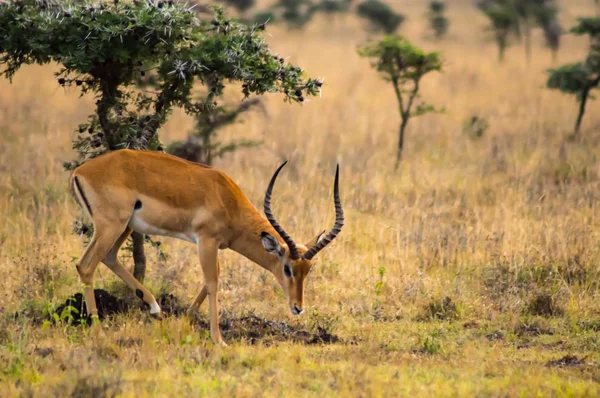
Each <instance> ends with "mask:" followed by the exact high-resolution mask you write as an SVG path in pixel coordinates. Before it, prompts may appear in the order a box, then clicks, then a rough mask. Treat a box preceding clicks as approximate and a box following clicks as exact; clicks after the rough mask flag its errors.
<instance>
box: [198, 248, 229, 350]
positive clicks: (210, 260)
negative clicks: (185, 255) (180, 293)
mask: <svg viewBox="0 0 600 398" xmlns="http://www.w3.org/2000/svg"><path fill="white" fill-rule="evenodd" d="M218 250H219V246H218V245H217V242H216V241H214V240H211V239H210V240H209V239H204V240H202V241H201V243H200V244H199V245H198V255H199V257H200V265H201V266H202V272H203V273H204V286H205V287H206V292H207V294H208V304H209V315H210V336H211V337H212V339H213V341H214V342H215V344H219V345H221V346H226V345H227V344H225V342H224V341H223V339H222V338H221V330H220V329H219V303H218V298H217V295H218V292H219V263H218V261H217V253H218ZM201 296H202V292H200V295H199V296H198V299H200V298H201ZM197 301H198V300H197ZM199 301H203V299H202V300H199Z"/></svg>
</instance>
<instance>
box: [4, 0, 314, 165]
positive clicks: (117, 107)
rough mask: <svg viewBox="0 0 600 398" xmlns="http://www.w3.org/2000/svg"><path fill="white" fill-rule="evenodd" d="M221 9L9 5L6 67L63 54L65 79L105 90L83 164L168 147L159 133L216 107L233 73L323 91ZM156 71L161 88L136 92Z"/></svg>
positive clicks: (81, 145) (84, 131)
mask: <svg viewBox="0 0 600 398" xmlns="http://www.w3.org/2000/svg"><path fill="white" fill-rule="evenodd" d="M262 28H264V26H262V27H261V26H252V27H247V26H245V25H242V24H238V23H236V22H234V21H231V20H230V19H229V18H227V17H226V15H225V14H224V13H223V12H222V11H221V10H220V9H215V14H214V19H213V20H211V21H199V20H198V19H197V18H196V16H195V14H194V13H193V11H192V10H191V9H188V8H185V7H184V6H181V5H177V4H174V3H162V2H161V3H153V2H134V3H133V4H125V3H118V2H117V3H116V4H103V3H102V4H100V3H98V4H94V3H79V5H78V6H75V4H74V3H61V4H43V3H37V2H34V1H24V2H15V3H5V4H2V5H0V49H1V50H2V51H1V53H2V55H1V56H0V65H2V66H4V67H5V68H4V70H2V75H4V76H6V77H8V78H12V76H13V75H14V74H15V73H16V71H17V70H18V69H19V68H20V67H21V66H22V65H25V64H34V63H35V64H45V63H48V62H51V61H53V62H56V63H58V64H59V65H61V67H62V68H61V69H60V71H59V72H57V78H58V83H59V84H60V85H63V86H74V87H78V88H80V89H81V92H82V93H88V92H90V93H93V94H95V95H96V96H97V98H98V101H97V108H96V113H95V114H94V115H92V116H90V118H89V120H88V122H87V123H84V124H81V125H80V126H79V128H78V132H79V133H80V135H79V138H78V139H77V140H76V141H75V142H74V147H75V149H77V151H78V153H79V155H80V156H79V159H78V160H77V161H75V162H72V163H71V164H70V165H68V168H73V167H75V166H77V164H79V162H81V161H83V160H85V159H87V158H90V157H94V156H96V155H98V154H100V153H102V152H104V151H106V150H109V149H110V150H114V149H119V148H133V149H161V146H160V142H159V141H158V136H157V132H158V130H159V128H160V127H161V126H162V125H163V124H164V123H165V122H166V120H167V117H168V115H169V114H170V112H171V110H172V109H173V108H174V107H181V108H183V109H184V110H185V111H186V112H187V113H189V114H192V115H194V114H197V113H199V112H205V111H206V110H207V109H211V108H213V107H215V106H216V105H215V103H214V102H215V100H216V99H217V97H218V96H220V95H221V93H222V90H223V87H224V81H227V80H228V81H233V82H239V83H241V84H242V92H243V94H244V95H245V96H246V97H247V96H250V95H251V94H264V93H267V92H282V93H284V94H285V99H286V100H288V101H300V100H302V99H303V97H298V96H296V95H292V94H289V93H294V92H296V91H298V90H300V91H303V92H305V93H306V95H314V94H316V93H317V91H318V87H317V85H316V84H315V82H316V81H315V80H313V79H308V80H306V81H303V80H302V71H301V69H300V68H296V67H293V66H292V65H286V64H285V63H281V62H280V61H279V60H278V59H277V60H276V59H274V58H273V56H272V55H271V53H270V50H269V48H268V46H267V45H266V43H265V41H264V39H263V38H262V37H261V35H260V31H261V29H262ZM146 73H152V74H153V77H154V81H155V84H154V86H155V87H156V88H157V89H156V90H153V91H152V92H149V91H146V90H136V89H135V88H136V87H135V84H136V83H138V82H139V80H140V78H141V77H142V76H144V75H145V74H146ZM195 82H200V83H201V84H203V85H205V86H207V87H208V89H209V90H208V91H209V94H208V95H207V96H206V98H203V99H201V100H195V99H193V98H192V88H193V86H194V83H195Z"/></svg>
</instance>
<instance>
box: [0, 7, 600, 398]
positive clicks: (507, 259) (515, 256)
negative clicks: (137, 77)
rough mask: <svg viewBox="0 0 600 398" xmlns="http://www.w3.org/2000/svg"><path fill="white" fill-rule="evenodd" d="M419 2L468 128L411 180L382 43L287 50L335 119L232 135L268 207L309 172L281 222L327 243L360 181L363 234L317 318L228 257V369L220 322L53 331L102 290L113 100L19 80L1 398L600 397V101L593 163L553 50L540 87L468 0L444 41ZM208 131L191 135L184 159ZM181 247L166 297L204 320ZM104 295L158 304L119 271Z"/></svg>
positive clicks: (315, 309)
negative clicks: (89, 149) (102, 206)
mask: <svg viewBox="0 0 600 398" xmlns="http://www.w3.org/2000/svg"><path fill="white" fill-rule="evenodd" d="M396 3H398V4H397V5H396V8H397V9H398V10H399V11H401V12H403V13H405V14H406V15H407V16H408V17H409V19H408V21H407V22H406V23H405V25H404V26H403V27H402V33H403V34H405V35H407V36H408V37H409V38H411V39H412V40H414V41H415V42H417V43H419V44H420V45H422V46H423V47H424V48H426V49H428V50H440V51H441V52H442V53H443V56H444V60H445V72H444V73H443V74H437V75H431V76H428V77H426V78H425V80H424V84H423V97H424V98H425V99H428V100H429V101H430V102H431V103H433V104H434V105H436V106H439V107H442V106H444V107H446V108H447V113H446V114H444V115H430V116H424V117H422V118H420V119H415V120H414V121H413V122H411V123H412V124H411V126H410V127H409V131H408V136H407V141H408V143H407V148H406V151H405V156H404V159H403V161H402V164H401V166H400V168H399V170H398V171H397V172H394V171H393V162H394V155H395V152H394V151H395V145H396V139H397V137H396V131H397V126H398V114H397V110H396V102H395V98H394V94H393V90H392V89H391V88H390V87H388V86H387V85H386V83H385V82H383V81H382V80H380V79H379V77H378V76H377V75H376V74H375V73H374V72H373V71H372V70H371V69H370V68H369V64H368V61H366V60H364V59H361V58H359V57H358V56H357V55H356V53H355V48H356V46H357V45H359V44H362V43H364V42H365V40H366V38H367V36H368V35H367V33H365V31H364V30H363V29H362V27H361V26H362V25H361V23H360V22H359V21H357V20H356V19H354V17H351V16H349V17H347V18H335V19H333V20H325V19H317V20H316V21H315V22H314V23H311V24H310V26H308V28H307V30H306V31H305V32H302V33H300V32H288V31H286V30H285V29H283V28H281V27H271V28H270V29H269V30H268V33H269V34H270V35H271V36H270V37H268V40H269V42H270V44H271V45H272V46H273V48H274V50H275V51H281V53H282V54H286V55H290V56H291V57H292V59H293V61H294V62H296V63H297V64H299V65H302V66H303V67H305V68H306V69H307V71H308V72H309V73H310V75H312V76H315V75H316V76H325V77H326V86H325V87H324V92H323V97H322V98H321V99H315V100H313V101H312V102H311V103H308V104H305V105H304V106H292V105H288V104H284V103H283V102H282V101H281V98H278V97H269V98H267V101H266V108H267V115H264V114H261V113H260V112H257V113H255V114H249V115H247V116H245V118H244V123H242V124H236V125H234V126H232V127H230V128H228V129H227V130H226V131H224V132H223V137H225V138H227V137H243V138H251V139H260V140H262V141H263V145H262V146H261V147H259V148H256V149H248V150H242V151H239V152H236V153H234V154H233V155H229V156H227V157H226V158H224V159H220V160H219V161H218V162H217V164H216V167H218V168H220V169H222V170H225V171H226V172H227V173H228V174H229V175H231V176H232V177H233V178H234V180H236V181H237V182H238V183H239V184H240V185H241V187H242V188H243V190H244V191H245V192H246V193H247V195H248V196H249V197H250V199H251V200H252V201H253V203H255V204H256V205H257V206H260V204H261V201H262V199H263V195H264V190H265V188H266V185H267V182H268V178H269V177H270V176H271V173H272V172H273V170H274V169H275V167H276V166H277V165H278V164H279V163H280V162H281V160H282V159H288V160H290V164H289V166H288V167H287V169H286V170H285V171H284V173H283V174H282V176H281V177H280V178H279V181H278V186H277V187H276V190H275V202H274V209H275V212H276V214H277V215H278V217H279V219H280V221H281V222H282V223H283V225H285V226H286V228H287V229H288V230H289V231H291V232H292V234H293V236H295V237H296V239H308V238H309V237H311V236H312V235H313V234H314V233H315V232H316V231H318V230H320V229H321V228H329V227H330V225H331V224H332V223H333V217H334V211H333V210H334V209H333V205H332V203H331V202H332V200H331V197H332V194H331V189H332V182H333V174H334V167H335V163H336V162H340V164H341V192H342V200H343V204H344V207H345V210H346V225H345V228H344V230H343V232H342V233H341V235H340V236H339V238H338V239H337V240H335V241H334V243H333V244H332V245H331V246H330V247H328V248H327V249H326V250H324V251H323V252H321V253H320V254H319V263H318V266H316V267H315V268H314V270H313V271H312V272H311V275H310V277H309V280H308V285H307V292H306V296H307V300H308V302H307V311H306V313H305V314H304V315H302V316H301V317H292V316H291V315H289V313H288V310H287V308H286V307H287V306H286V304H285V301H284V298H283V297H282V293H281V290H280V289H279V287H277V286H276V282H275V280H274V278H272V277H271V276H270V275H268V274H267V273H266V272H265V271H263V270H262V269H261V268H260V267H258V266H256V265H254V264H251V263H250V262H249V261H247V260H245V259H243V258H241V257H240V256H239V255H237V254H235V253H232V252H222V254H221V259H222V270H223V272H222V281H221V293H220V301H221V308H222V322H223V323H224V330H225V329H227V330H225V332H224V336H225V339H226V341H227V342H228V343H229V345H230V346H229V347H228V348H226V349H221V348H215V347H213V344H212V342H211V341H210V338H209V335H208V331H207V329H206V325H205V324H204V321H203V320H202V318H201V319H200V320H197V319H196V320H193V319H192V320H190V319H188V318H187V317H185V316H171V317H167V318H166V319H164V320H161V321H153V320H152V319H151V318H150V317H149V314H148V311H140V310H139V309H138V308H137V307H135V306H134V307H135V308H133V309H130V310H129V311H127V312H125V313H123V314H120V315H116V316H113V317H110V318H107V319H105V320H104V321H103V322H102V327H101V328H96V329H91V330H90V329H88V328H86V327H81V326H68V325H66V324H64V322H62V323H61V322H59V323H58V324H48V322H43V314H45V313H47V312H49V311H50V312H51V310H52V309H53V308H56V306H58V305H59V304H60V303H61V302H64V301H65V299H66V298H67V297H69V296H70V295H72V294H74V293H76V292H78V291H81V285H80V283H79V281H78V277H77V272H76V270H75V262H76V258H77V257H78V256H80V255H81V252H82V250H83V248H84V242H83V241H82V239H80V238H79V237H77V236H74V235H73V234H72V233H71V229H72V222H73V219H74V218H75V217H76V216H78V215H79V209H78V207H77V206H76V205H75V204H74V203H73V201H72V199H71V198H70V197H69V195H68V192H67V177H68V174H67V173H66V172H64V171H63V169H62V162H63V161H66V160H69V159H71V158H72V157H73V156H74V152H73V151H72V150H71V139H72V135H71V132H72V131H73V129H74V127H75V126H76V125H77V124H78V123H79V122H81V121H82V120H84V119H85V117H86V115H87V114H89V113H90V112H91V110H92V106H93V99H92V98H87V97H86V98H84V99H82V100H80V99H78V93H76V92H72V91H70V90H66V91H65V90H64V89H62V88H59V87H58V85H57V84H56V81H55V80H54V79H53V77H52V72H53V68H52V67H46V68H39V67H31V68H28V69H25V70H23V71H22V72H21V73H19V74H18V75H17V76H16V78H15V80H14V83H13V84H12V85H9V84H8V82H6V81H1V82H0V90H1V91H0V92H1V95H0V140H1V141H0V214H1V215H2V220H1V222H0V269H1V270H2V277H1V278H0V396H3V397H8V396H17V395H25V396H28V395H35V396H52V395H56V396H65V395H69V394H72V395H74V396H86V395H94V394H95V395H94V396H103V395H107V396H112V395H123V396H133V395H135V396H150V395H152V396H153V395H159V396H171V395H179V396H188V395H199V394H206V395H227V396H255V395H278V396H287V395H300V396H304V395H306V396H308V395H323V394H325V395H332V394H333V395H359V396H388V395H409V394H410V395H413V396H414V395H419V396H420V395H458V396H465V395H478V396H517V395H524V396H532V395H554V396H558V395H561V396H563V395H567V396H585V395H588V396H595V395H597V394H598V393H599V390H600V387H599V385H598V382H599V381H600V368H599V364H600V352H599V345H600V336H599V331H600V307H599V306H598V302H599V299H600V297H599V294H600V285H599V282H600V278H599V277H600V265H599V264H598V259H599V257H598V256H599V254H600V220H599V215H598V211H599V210H600V207H599V205H598V203H599V199H600V159H599V156H600V101H598V102H591V104H590V106H589V109H588V112H587V115H586V118H585V120H584V128H583V131H582V135H581V139H579V140H576V141H569V140H567V136H568V135H569V133H570V131H571V129H572V126H573V123H574V120H575V116H576V110H577V106H576V103H575V101H574V98H573V97H567V96H563V95H561V94H560V93H558V92H554V91H550V90H547V89H545V88H544V83H545V78H546V75H545V74H544V70H545V69H547V68H549V67H551V66H552V65H551V55H550V53H549V51H548V50H547V49H545V48H543V43H542V37H541V32H536V36H535V43H536V45H535V46H534V57H533V61H532V63H531V65H529V66H527V64H526V62H525V55H524V52H523V48H522V47H521V46H514V47H512V48H511V49H510V50H509V51H508V53H507V60H506V63H505V64H504V65H498V63H497V62H496V48H495V46H494V44H493V43H492V42H490V37H488V36H487V35H485V34H482V33H481V32H482V29H483V28H484V27H485V26H486V24H487V22H486V20H485V19H484V17H482V16H481V15H480V13H479V12H478V11H477V9H475V8H474V7H473V6H472V5H471V2H470V1H467V0H464V1H455V2H450V3H452V4H450V10H449V16H450V19H451V23H452V25H451V30H450V35H449V37H448V38H447V39H446V40H444V41H442V42H440V43H435V42H433V41H431V40H430V39H429V38H428V36H427V33H426V25H425V23H424V13H425V6H424V5H423V3H424V2H422V1H421V0H406V1H398V2H396ZM561 6H562V8H561V10H562V11H561V15H560V19H561V22H562V23H563V24H564V25H565V26H567V27H568V26H571V25H573V23H574V22H575V18H576V17H577V16H580V15H591V14H592V13H593V2H592V1H591V0H589V1H588V0H569V1H566V0H564V1H562V2H561ZM586 46H587V40H586V39H585V38H579V37H574V36H566V37H564V42H563V46H562V49H561V51H560V55H559V62H560V63H565V62H570V61H575V60H580V59H582V58H583V57H584V55H585V53H586ZM232 92H233V93H235V92H234V90H232ZM234 95H235V94H233V96H234ZM233 96H231V97H230V98H233ZM473 115H477V116H479V117H483V118H485V119H487V121H488V122H489V128H488V130H487V131H486V132H485V134H484V135H483V136H482V137H480V138H477V137H473V136H470V135H469V134H467V133H465V132H464V130H463V123H464V121H465V120H468V119H470V118H471V117H472V116H473ZM191 127H192V121H191V120H190V119H189V118H187V117H185V116H184V115H181V114H176V115H174V117H173V118H172V121H171V122H170V123H169V125H168V127H167V128H166V130H165V131H163V132H162V139H163V141H164V142H166V143H168V142H171V141H173V140H175V139H182V138H184V137H185V136H186V134H187V132H188V131H189V129H190V128H191ZM182 188H185V187H182ZM162 241H163V242H164V244H163V246H162V247H163V249H164V250H165V252H167V253H168V254H169V258H168V259H167V260H162V259H161V258H159V257H158V256H157V255H156V254H155V251H154V249H152V248H150V247H148V249H147V250H148V254H149V269H148V273H147V278H146V282H145V283H146V285H147V286H149V287H150V289H151V290H152V291H153V292H154V293H155V294H156V295H157V296H158V295H160V294H164V293H169V294H172V295H174V296H176V297H177V298H178V300H179V301H180V302H181V303H183V304H185V303H189V302H190V301H191V300H192V299H193V298H194V297H195V295H196V294H197V293H198V291H199V289H200V287H201V285H202V273H201V268H200V265H199V263H198V260H197V256H196V251H195V248H194V247H193V246H192V245H190V244H187V243H184V242H180V241H176V240H172V239H163V240H162ZM127 254H128V252H127V251H123V252H122V255H123V257H127ZM125 261H127V262H128V264H131V259H130V258H126V259H125ZM97 287H98V288H102V289H106V290H108V291H110V292H112V293H114V294H116V295H118V296H119V297H124V298H125V300H126V301H127V300H128V301H130V302H133V303H136V301H135V298H132V295H131V294H130V293H127V289H126V288H124V286H123V283H122V282H120V281H118V280H117V278H116V277H115V276H114V275H112V274H111V273H110V272H109V271H108V269H107V268H106V267H104V266H103V265H101V266H100V267H99V271H98V274H97ZM202 312H203V313H204V314H205V315H204V319H205V317H206V312H207V305H206V304H205V305H204V307H203V308H202ZM15 313H18V316H15ZM267 320H268V321H267ZM308 333H316V334H317V336H321V335H325V336H327V335H328V334H333V335H335V336H336V337H338V338H339V341H334V342H328V341H322V340H321V339H319V338H312V337H311V338H303V336H305V335H308ZM299 336H300V337H299ZM313 337H314V336H313ZM311 339H312V340H311ZM325 340H328V339H325ZM329 340H331V339H329ZM333 340H335V339H333ZM309 342H310V343H312V344H308V343H309Z"/></svg>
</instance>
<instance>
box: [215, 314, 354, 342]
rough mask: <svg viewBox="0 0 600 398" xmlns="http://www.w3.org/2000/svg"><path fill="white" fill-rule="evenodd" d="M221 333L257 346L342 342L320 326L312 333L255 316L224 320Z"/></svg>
mask: <svg viewBox="0 0 600 398" xmlns="http://www.w3.org/2000/svg"><path fill="white" fill-rule="evenodd" d="M206 327H208V324H207V325H206ZM221 332H222V333H223V337H224V338H225V339H226V340H246V341H249V342H250V344H256V343H258V342H259V341H263V342H265V343H266V344H268V343H270V342H275V341H291V342H293V343H300V344H309V345H312V344H332V343H340V342H342V341H341V339H340V338H339V337H338V336H336V335H335V334H332V333H331V332H330V331H328V330H326V329H324V328H322V327H320V326H319V327H317V328H316V331H314V332H312V331H309V330H307V329H304V328H302V327H295V326H292V325H289V324H288V323H286V322H276V321H270V320H268V319H265V318H262V317H259V316H257V315H255V314H249V315H246V316H243V317H241V318H239V319H236V318H224V319H223V320H222V322H221Z"/></svg>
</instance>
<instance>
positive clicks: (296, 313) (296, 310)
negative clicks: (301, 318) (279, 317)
mask: <svg viewBox="0 0 600 398" xmlns="http://www.w3.org/2000/svg"><path fill="white" fill-rule="evenodd" d="M302 311H304V309H303V308H300V307H298V305H297V304H294V309H293V310H292V312H293V313H294V315H300V314H302Z"/></svg>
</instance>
